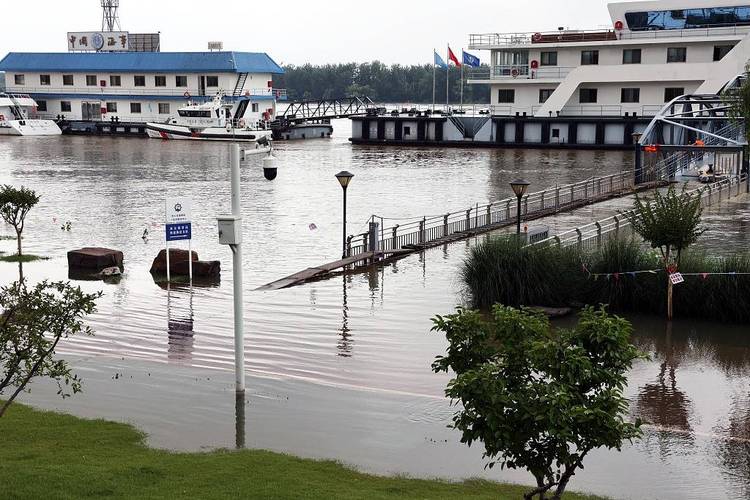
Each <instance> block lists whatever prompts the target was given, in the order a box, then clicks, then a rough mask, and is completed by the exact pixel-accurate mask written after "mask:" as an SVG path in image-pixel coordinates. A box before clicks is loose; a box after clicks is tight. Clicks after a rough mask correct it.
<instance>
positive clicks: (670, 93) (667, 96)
mask: <svg viewBox="0 0 750 500" xmlns="http://www.w3.org/2000/svg"><path fill="white" fill-rule="evenodd" d="M681 95H685V89H684V88H682V87H667V88H666V89H664V102H672V101H673V100H675V99H677V98H678V97H680V96H681Z"/></svg>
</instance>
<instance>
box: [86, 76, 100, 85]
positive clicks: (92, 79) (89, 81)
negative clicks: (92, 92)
mask: <svg viewBox="0 0 750 500" xmlns="http://www.w3.org/2000/svg"><path fill="white" fill-rule="evenodd" d="M97 83H98V82H97V81H96V75H86V85H87V86H89V87H96V85H97Z"/></svg>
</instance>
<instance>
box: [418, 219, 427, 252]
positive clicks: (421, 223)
mask: <svg viewBox="0 0 750 500" xmlns="http://www.w3.org/2000/svg"><path fill="white" fill-rule="evenodd" d="M426 222H427V218H424V219H422V220H421V221H419V243H420V244H422V245H424V243H425V234H424V226H425V223H426Z"/></svg>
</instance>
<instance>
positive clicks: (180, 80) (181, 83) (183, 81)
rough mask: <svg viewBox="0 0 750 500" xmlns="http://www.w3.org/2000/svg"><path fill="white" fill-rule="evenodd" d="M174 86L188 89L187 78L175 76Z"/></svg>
mask: <svg viewBox="0 0 750 500" xmlns="http://www.w3.org/2000/svg"><path fill="white" fill-rule="evenodd" d="M174 85H175V87H187V86H188V82H187V76H183V75H177V76H175V77H174Z"/></svg>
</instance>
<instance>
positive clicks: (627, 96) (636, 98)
mask: <svg viewBox="0 0 750 500" xmlns="http://www.w3.org/2000/svg"><path fill="white" fill-rule="evenodd" d="M620 102H623V103H632V102H641V89H622V92H621V93H620Z"/></svg>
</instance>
